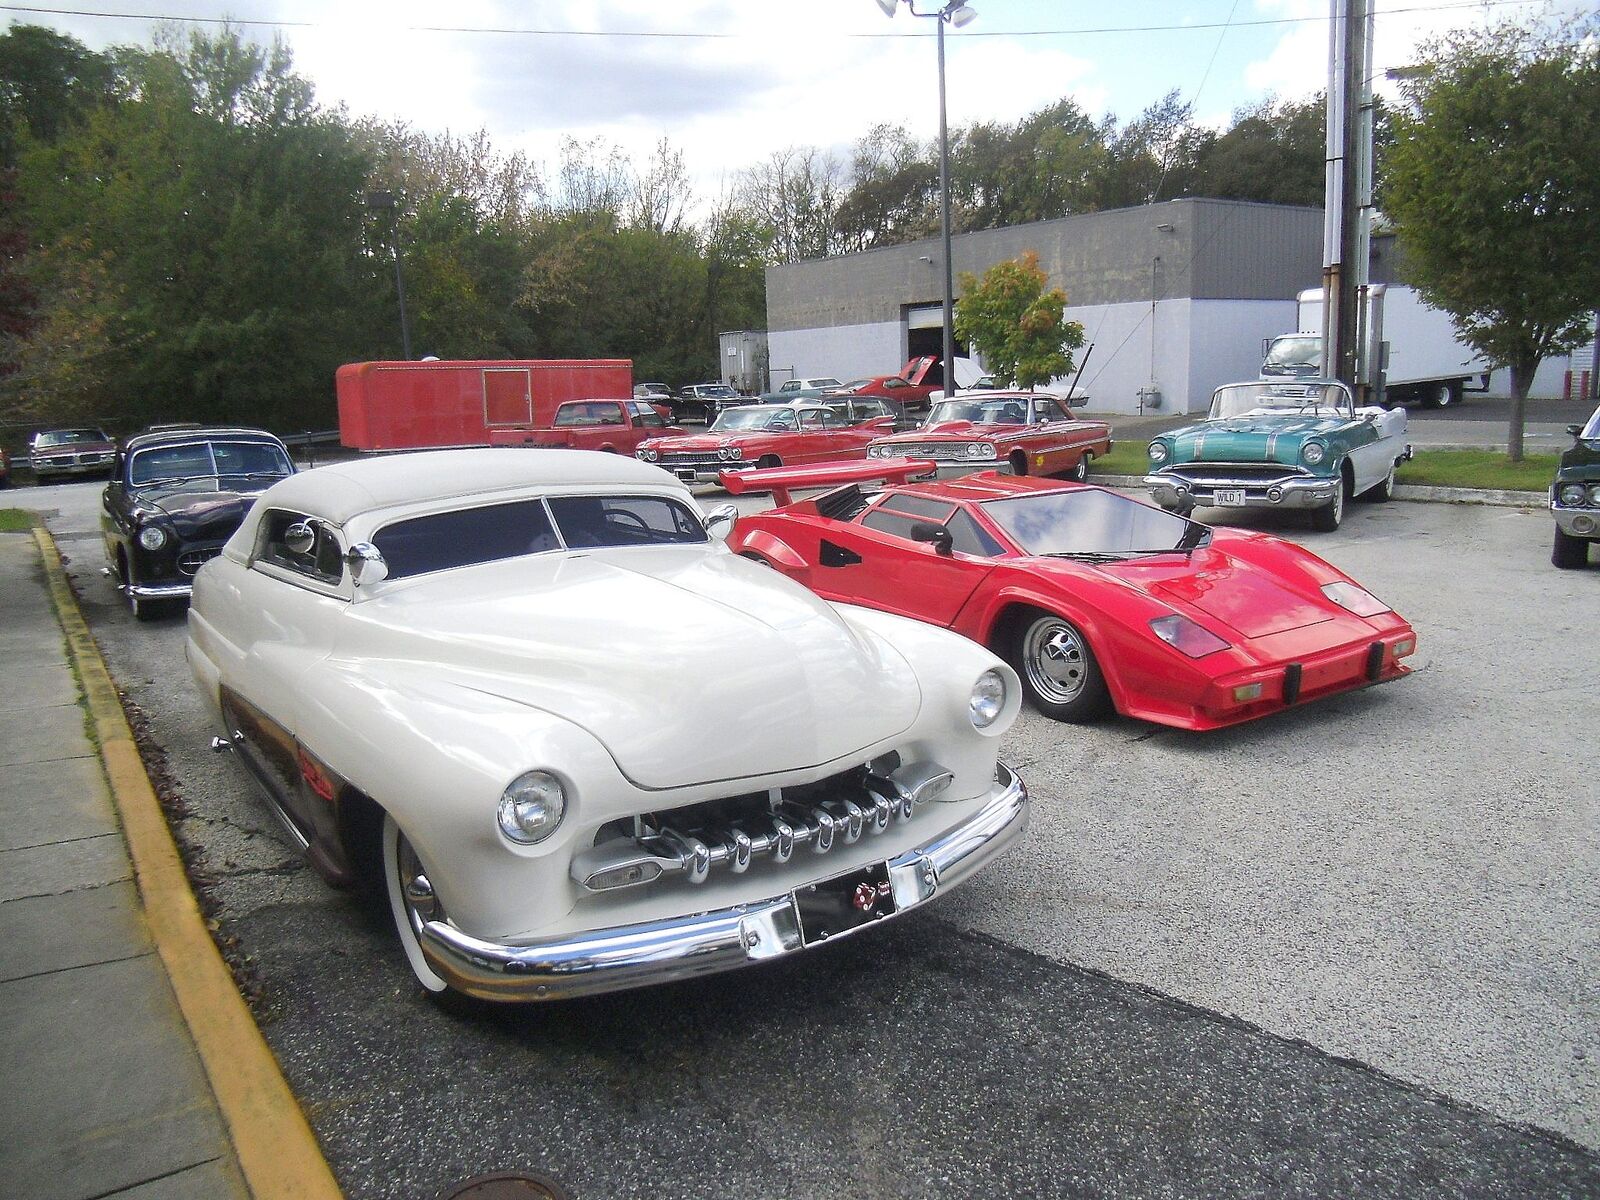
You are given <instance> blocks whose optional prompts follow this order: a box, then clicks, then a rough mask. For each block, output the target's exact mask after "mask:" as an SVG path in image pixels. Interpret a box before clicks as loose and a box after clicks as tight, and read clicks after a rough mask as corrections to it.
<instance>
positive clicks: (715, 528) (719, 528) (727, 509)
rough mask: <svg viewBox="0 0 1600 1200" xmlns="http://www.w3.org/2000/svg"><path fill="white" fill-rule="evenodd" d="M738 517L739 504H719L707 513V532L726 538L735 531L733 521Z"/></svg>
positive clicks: (715, 536)
mask: <svg viewBox="0 0 1600 1200" xmlns="http://www.w3.org/2000/svg"><path fill="white" fill-rule="evenodd" d="M738 519H739V509H738V506H737V505H733V504H719V505H717V507H715V508H713V509H712V510H711V511H710V512H709V513H707V514H706V532H707V533H709V534H710V535H711V536H712V537H714V538H719V539H720V538H725V537H727V536H728V535H729V534H730V533H732V532H733V523H734V522H735V521H737V520H738Z"/></svg>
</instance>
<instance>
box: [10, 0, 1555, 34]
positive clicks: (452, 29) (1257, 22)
mask: <svg viewBox="0 0 1600 1200" xmlns="http://www.w3.org/2000/svg"><path fill="white" fill-rule="evenodd" d="M1530 2H1531V0H1456V2H1453V3H1447V4H1415V5H1406V6H1403V7H1399V8H1385V9H1380V10H1379V11H1378V13H1377V15H1378V16H1380V17H1385V16H1400V15H1403V14H1407V13H1431V12H1450V11H1453V10H1457V9H1478V10H1482V9H1485V8H1500V7H1503V6H1506V5H1512V4H1522V5H1526V4H1528V3H1530ZM0 12H14V13H26V14H29V15H31V16H48V17H88V18H92V19H99V20H108V21H161V22H171V23H174V24H179V25H232V26H238V27H241V28H254V27H264V28H268V29H324V28H329V27H330V26H331V25H332V23H331V22H327V21H284V20H272V21H268V20H261V19H258V18H247V17H180V16H176V15H172V14H163V13H135V12H117V11H94V10H90V9H82V8H43V7H39V6H36V5H26V4H0ZM1230 15H1231V14H1230ZM1327 20H1328V18H1327V17H1325V16H1320V17H1317V16H1309V17H1257V18H1254V19H1252V20H1248V21H1233V20H1229V21H1197V22H1191V23H1180V24H1162V25H1099V26H1083V27H1081V28H1077V29H1016V30H993V29H988V30H979V29H964V30H962V31H961V40H962V41H967V40H970V39H972V38H1050V37H1086V36H1091V35H1098V34H1117V33H1187V32H1193V31H1201V30H1207V29H1220V30H1227V29H1229V28H1233V29H1245V28H1250V27H1260V26H1281V25H1305V24H1310V23H1313V22H1315V23H1324V22H1326V21H1327ZM396 28H399V29H401V30H403V31H405V32H408V33H480V34H493V35H496V36H501V37H505V36H513V37H552V38H626V39H636V40H652V39H659V40H665V41H736V40H739V39H741V38H744V37H748V36H755V35H747V34H741V33H715V32H706V31H702V30H693V31H681V32H680V31H665V30H638V29H617V30H609V29H538V28H517V27H514V26H498V25H402V26H397V27H396ZM836 36H837V37H840V38H848V39H855V40H861V39H868V40H882V39H884V38H907V37H933V36H934V35H933V34H931V33H927V34H925V33H839V34H837V35H836Z"/></svg>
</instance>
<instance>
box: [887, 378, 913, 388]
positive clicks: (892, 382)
mask: <svg viewBox="0 0 1600 1200" xmlns="http://www.w3.org/2000/svg"><path fill="white" fill-rule="evenodd" d="M883 386H884V387H886V388H890V389H893V388H903V387H910V386H911V385H910V384H909V383H907V382H906V381H905V380H904V379H885V380H884V381H883Z"/></svg>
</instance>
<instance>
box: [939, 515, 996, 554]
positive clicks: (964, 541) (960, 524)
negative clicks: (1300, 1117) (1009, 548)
mask: <svg viewBox="0 0 1600 1200" xmlns="http://www.w3.org/2000/svg"><path fill="white" fill-rule="evenodd" d="M944 527H945V528H946V529H948V530H949V531H950V548H951V549H952V550H954V551H955V552H956V553H958V554H971V555H973V556H974V557H975V558H993V557H995V555H997V554H1004V553H1005V547H1004V546H1002V545H1001V544H1000V542H999V540H998V539H997V538H996V537H995V536H994V534H992V533H990V532H989V531H988V530H987V529H985V528H984V527H983V526H982V525H979V524H978V522H977V521H975V520H973V518H972V514H971V513H969V512H967V510H966V509H964V508H963V509H957V510H956V512H955V514H954V515H953V516H951V518H950V519H949V520H948V521H946V522H945V525H944Z"/></svg>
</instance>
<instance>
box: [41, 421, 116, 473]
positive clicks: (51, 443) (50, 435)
mask: <svg viewBox="0 0 1600 1200" xmlns="http://www.w3.org/2000/svg"><path fill="white" fill-rule="evenodd" d="M116 457H117V444H116V443H115V442H114V441H112V440H111V439H110V438H109V437H107V436H106V433H105V431H104V430H102V429H46V430H43V431H41V432H39V433H36V434H34V435H33V438H32V440H31V441H30V442H29V443H28V465H29V466H30V467H32V468H33V477H34V479H35V480H37V481H38V482H40V483H44V482H46V481H48V480H52V479H56V478H59V477H60V476H63V475H105V474H108V473H109V472H110V471H111V464H112V461H113V460H114V459H115V458H116Z"/></svg>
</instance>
